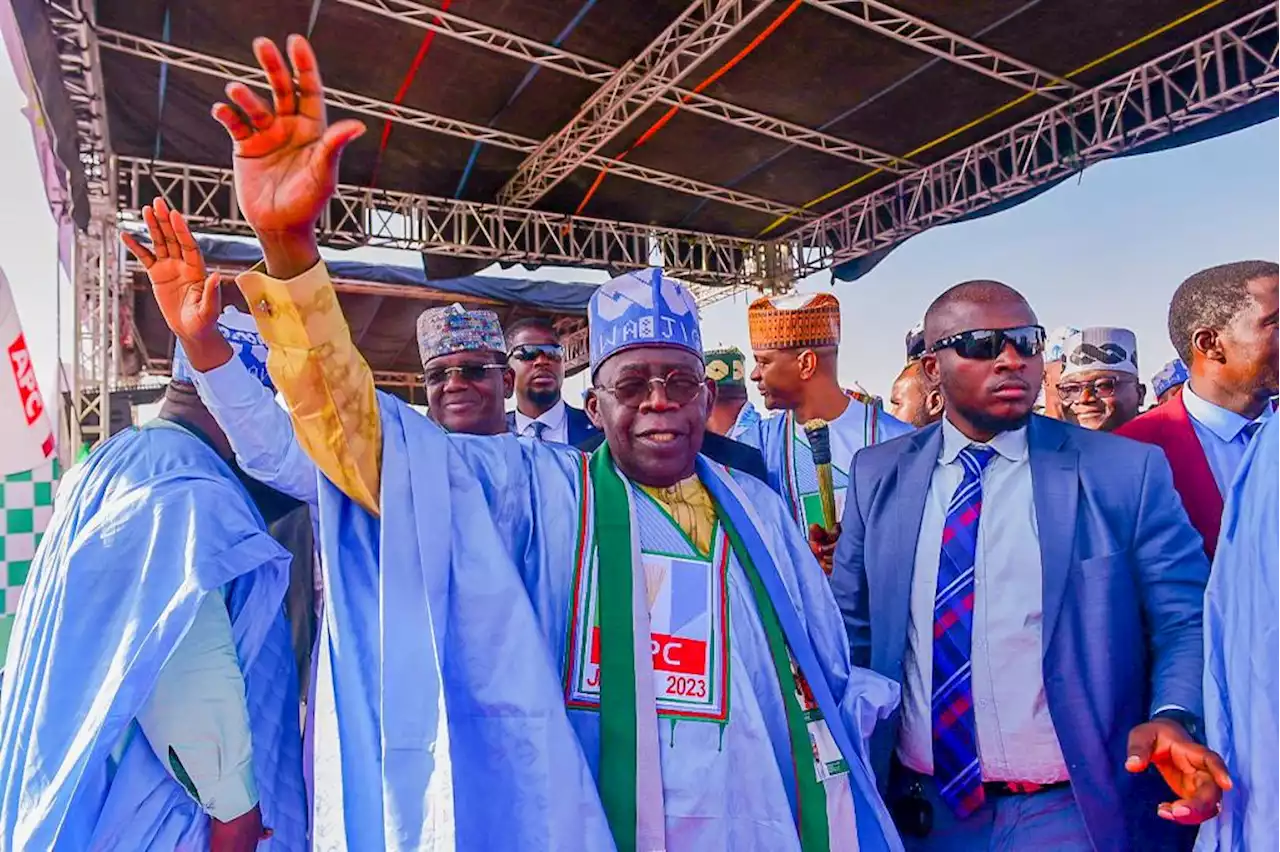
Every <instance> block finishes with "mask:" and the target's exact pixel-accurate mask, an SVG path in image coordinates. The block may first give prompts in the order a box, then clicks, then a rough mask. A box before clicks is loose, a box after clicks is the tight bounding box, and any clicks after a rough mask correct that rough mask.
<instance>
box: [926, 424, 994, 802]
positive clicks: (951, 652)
mask: <svg viewBox="0 0 1280 852" xmlns="http://www.w3.org/2000/svg"><path fill="white" fill-rule="evenodd" d="M995 454H996V452H995V450H993V449H991V448H990V447H982V446H975V445H972V444H971V445H970V446H968V447H965V448H964V449H963V450H961V451H960V455H959V456H958V458H959V460H960V464H961V466H963V468H964V479H963V480H962V481H961V482H960V486H959V487H958V488H956V493H955V494H954V495H953V496H952V498H951V505H950V506H949V507H948V509H947V521H946V525H945V526H944V527H943V528H942V555H941V556H940V557H939V559H938V592H937V595H936V597H934V603H933V778H934V781H935V783H936V784H937V785H938V793H939V795H941V796H942V800H943V801H945V802H946V803H947V804H948V805H950V806H951V809H952V810H953V811H955V813H956V816H958V817H962V818H963V817H966V816H968V815H969V814H971V813H973V812H974V811H976V810H977V809H978V808H980V807H982V803H983V802H984V801H986V794H985V791H984V790H983V788H982V766H981V764H980V763H979V762H978V734H977V728H976V727H975V724H974V719H973V674H972V671H971V669H970V658H969V651H970V646H971V644H972V641H973V566H974V559H975V557H976V554H977V549H978V548H977V545H978V518H979V516H980V515H981V513H982V471H983V469H984V468H985V467H986V466H987V463H988V462H990V461H991V459H992V458H994V457H995Z"/></svg>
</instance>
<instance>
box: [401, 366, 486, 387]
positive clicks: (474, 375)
mask: <svg viewBox="0 0 1280 852" xmlns="http://www.w3.org/2000/svg"><path fill="white" fill-rule="evenodd" d="M505 369H507V368H506V365H505V364H462V365H459V366H456V367H437V368H436V369H434V370H427V372H426V374H425V375H424V376H423V377H422V378H423V381H424V383H425V384H428V385H431V386H437V385H442V384H444V383H445V382H447V381H449V377H450V376H457V377H458V378H460V379H462V380H463V381H464V382H467V383H469V384H475V383H476V382H482V381H484V380H485V378H486V377H487V376H488V375H489V371H490V370H505Z"/></svg>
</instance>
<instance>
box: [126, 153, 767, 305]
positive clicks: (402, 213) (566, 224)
mask: <svg viewBox="0 0 1280 852" xmlns="http://www.w3.org/2000/svg"><path fill="white" fill-rule="evenodd" d="M119 163H120V168H119V178H120V191H119V195H118V198H119V203H120V205H121V207H122V209H124V210H127V211H132V212H133V213H134V215H136V214H137V211H138V210H140V209H141V207H142V205H143V204H147V203H149V202H150V201H151V200H152V199H153V198H154V197H155V196H157V195H161V196H163V197H164V198H165V199H166V200H167V201H168V202H169V203H171V204H172V205H173V206H174V207H175V208H176V209H178V210H180V211H181V212H182V214H183V215H184V216H186V217H187V219H188V221H190V222H191V224H192V227H193V228H194V229H197V230H201V231H205V232H208V233H223V234H240V235H244V236H252V234H253V231H252V229H251V228H250V227H249V224H248V223H247V222H246V221H245V220H244V217H243V215H242V214H241V212H240V209H239V206H238V205H237V204H236V203H235V198H234V196H235V185H234V181H233V175H232V172H231V170H230V169H225V168H218V167H215V166H193V165H188V164H182V163H169V162H165V161H159V160H146V159H142V158H140V157H121V158H119ZM319 233H320V238H321V241H322V242H324V243H325V244H327V245H331V246H335V247H338V248H352V247H355V246H362V245H370V246H382V247H387V248H398V249H406V250H410V251H419V252H432V253H435V254H444V255H452V256H455V257H473V258H480V259H484V260H493V261H511V262H520V263H547V264H566V265H577V266H584V265H585V266H596V267H609V268H616V269H642V268H645V267H648V266H651V265H652V262H651V261H652V260H653V258H654V256H655V254H656V255H658V256H660V257H661V259H662V264H663V266H664V267H665V268H666V269H668V270H669V271H670V272H671V274H672V275H673V276H676V277H679V278H682V279H684V280H686V281H688V282H689V283H690V284H691V285H704V286H702V287H701V288H699V287H697V286H695V292H699V293H701V292H702V291H703V290H710V292H707V293H705V295H707V296H710V295H712V294H714V293H716V292H718V287H720V286H723V285H729V284H736V283H747V282H753V281H756V280H758V279H770V280H772V279H776V278H779V277H788V278H789V274H790V270H789V266H788V265H787V264H784V263H783V261H782V258H783V254H782V253H781V249H780V247H779V246H778V245H777V244H776V243H773V242H770V241H764V240H750V239H743V238H739V237H725V236H719V235H716V234H704V233H699V232H697V231H684V230H679V229H676V228H663V227H656V226H650V225H639V224H632V223H627V222H615V221H611V220H607V219H592V218H588V217H584V216H565V215H563V214H559V213H547V212H544V211H539V210H526V209H521V208H510V207H499V206H497V205H492V204H478V203H476V202H471V201H459V200H456V199H446V198H435V197H432V196H428V195H415V194H412V193H404V192H391V191H386V190H371V189H367V188H364V187H358V186H350V185H346V184H342V185H339V186H338V189H337V192H336V194H335V196H334V199H333V201H332V203H331V204H330V205H329V207H328V209H327V210H326V211H325V213H324V215H323V216H322V217H321V220H320V223H319Z"/></svg>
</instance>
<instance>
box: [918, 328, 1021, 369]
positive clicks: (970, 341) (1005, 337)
mask: <svg viewBox="0 0 1280 852" xmlns="http://www.w3.org/2000/svg"><path fill="white" fill-rule="evenodd" d="M1006 346H1012V347H1013V348H1014V351H1016V352H1017V353H1018V354H1019V355H1021V356H1022V357H1023V358H1032V357H1034V356H1036V355H1039V354H1040V353H1041V352H1043V351H1044V328H1043V327H1042V326H1038V325H1022V326H1018V327H1017V328H975V329H973V330H972V331H962V332H960V333H959V334H953V335H951V336H950V337H944V338H942V339H941V340H939V341H938V342H937V343H935V344H933V345H932V346H930V347H929V351H930V352H941V351H942V350H943V349H954V350H955V351H956V354H957V355H959V356H960V357H961V358H968V359H971V360H975V361H994V360H995V359H996V358H999V357H1000V353H1001V352H1003V351H1004V348H1005V347H1006Z"/></svg>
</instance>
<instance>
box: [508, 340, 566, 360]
mask: <svg viewBox="0 0 1280 852" xmlns="http://www.w3.org/2000/svg"><path fill="white" fill-rule="evenodd" d="M539 355H546V356H547V357H548V358H550V359H551V360H552V361H559V360H561V359H562V358H563V357H564V349H563V348H562V347H561V346H560V344H559V343H522V344H520V345H519V346H516V347H515V348H513V349H512V350H511V353H510V354H509V355H508V356H507V357H508V358H514V359H516V360H517V361H537V360H538V356H539Z"/></svg>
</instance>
